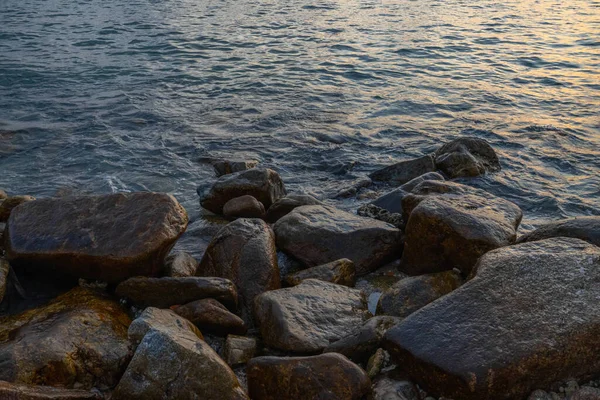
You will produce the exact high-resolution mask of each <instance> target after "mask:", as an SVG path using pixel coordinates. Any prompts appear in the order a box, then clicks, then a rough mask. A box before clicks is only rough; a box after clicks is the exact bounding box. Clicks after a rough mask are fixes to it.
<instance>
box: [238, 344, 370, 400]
mask: <svg viewBox="0 0 600 400" xmlns="http://www.w3.org/2000/svg"><path fill="white" fill-rule="evenodd" d="M370 389H371V380H370V379H369V377H368V376H367V374H366V373H365V371H363V370H362V369H361V368H360V367H358V366H357V365H356V364H353V363H352V362H351V361H350V360H348V359H347V358H346V357H344V356H342V355H341V354H335V353H329V354H321V355H318V356H312V357H257V358H253V359H252V360H250V362H249V363H248V391H249V393H250V397H251V398H253V399H256V400H297V399H329V400H360V399H361V398H362V397H363V396H365V395H366V394H368V393H369V391H370Z"/></svg>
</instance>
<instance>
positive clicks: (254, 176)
mask: <svg viewBox="0 0 600 400" xmlns="http://www.w3.org/2000/svg"><path fill="white" fill-rule="evenodd" d="M244 195H250V196H253V197H254V198H256V199H257V200H258V201H260V202H261V203H262V204H263V206H264V207H265V209H268V208H269V207H270V206H271V204H273V203H274V202H275V201H276V200H278V199H280V198H281V197H283V196H285V195H286V191H285V187H284V185H283V181H282V180H281V177H280V176H279V174H278V173H277V172H275V171H273V170H271V169H259V168H254V169H249V170H247V171H241V172H235V173H232V174H227V175H223V176H221V177H220V178H219V179H218V180H217V182H215V184H214V185H213V186H212V188H211V189H210V190H209V191H208V192H207V193H205V194H203V195H202V200H201V205H202V207H204V208H206V209H207V210H209V211H211V212H213V213H215V214H222V213H223V206H224V205H225V203H227V202H228V201H229V200H231V199H234V198H236V197H240V196H244Z"/></svg>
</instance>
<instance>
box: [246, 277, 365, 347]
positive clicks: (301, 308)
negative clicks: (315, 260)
mask: <svg viewBox="0 0 600 400" xmlns="http://www.w3.org/2000/svg"><path fill="white" fill-rule="evenodd" d="M308 299H310V301H308ZM255 315H256V320H257V322H258V325H259V327H260V332H261V334H262V337H263V340H264V341H265V343H266V344H267V345H268V346H270V347H273V348H276V349H280V350H285V351H290V352H296V353H316V352H319V351H322V350H323V349H324V348H325V347H327V346H328V345H329V344H330V343H331V342H333V341H336V340H339V339H341V338H342V337H344V336H346V335H348V333H349V332H352V331H354V330H357V329H358V328H360V327H361V326H362V325H363V323H364V322H365V321H366V320H367V318H369V317H370V316H371V314H370V313H369V311H368V310H367V304H366V300H365V298H364V295H363V293H362V292H361V291H360V290H356V289H351V288H348V287H345V286H342V285H336V284H334V283H329V282H323V281H319V280H316V279H308V280H305V281H304V282H302V283H301V284H300V285H298V286H294V287H292V288H286V289H279V290H272V291H270V292H265V293H263V294H261V295H260V296H258V297H257V298H256V300H255Z"/></svg>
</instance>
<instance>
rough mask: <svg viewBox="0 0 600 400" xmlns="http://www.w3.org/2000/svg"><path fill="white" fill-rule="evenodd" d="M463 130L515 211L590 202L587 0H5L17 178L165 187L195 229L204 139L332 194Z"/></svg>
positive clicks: (484, 181) (596, 53)
mask: <svg viewBox="0 0 600 400" xmlns="http://www.w3.org/2000/svg"><path fill="white" fill-rule="evenodd" d="M459 135H472V136H478V137H482V138H485V139H487V140H489V141H490V142H491V143H492V144H493V146H494V147H495V149H496V150H497V151H498V153H499V155H500V157H501V160H502V166H503V171H502V172H500V173H497V174H493V175H489V176H485V177H481V178H477V179H473V180H469V183H470V184H473V185H475V186H477V187H480V188H484V189H486V190H489V191H490V192H492V193H494V194H497V195H499V196H502V197H505V198H507V199H510V200H512V201H514V202H516V203H517V204H519V205H520V206H521V207H522V208H523V210H524V212H525V221H524V228H525V229H530V228H531V227H532V226H535V224H536V223H538V222H539V221H541V220H548V219H557V218H561V217H567V216H577V215H599V214H600V1H594V0H569V1H564V0H560V1H559V0H540V1H530V0H519V1H517V0H504V1H489V0H464V1H460V0H418V1H406V0H393V1H387V0H380V1H371V0H363V1H310V0H287V1H281V2H278V1H269V0H261V1H257V0H195V1H188V0H164V1H138V0H128V1H117V0H102V1H100V0H88V1H83V0H68V1H67V0H0V187H4V188H5V189H6V190H7V191H9V192H11V193H26V194H32V195H35V196H38V197H44V196H53V195H57V194H63V193H107V192H115V191H136V190H153V191H166V192H171V193H173V194H175V195H176V197H177V198H178V199H179V200H180V201H181V202H182V203H183V204H184V205H185V206H186V208H187V209H188V210H189V212H190V214H191V215H192V219H193V220H194V221H195V222H194V224H192V228H191V231H192V233H193V231H194V230H196V231H202V230H205V228H206V226H207V224H208V225H210V223H207V222H201V220H199V219H198V218H199V217H198V209H199V206H198V197H197V195H196V187H197V186H199V185H200V186H207V185H210V184H211V183H212V182H213V181H214V174H213V171H212V169H211V167H210V165H208V164H207V163H206V162H203V160H206V159H207V158H210V157H225V158H231V157H234V158H252V159H257V160H260V161H261V163H262V164H263V165H265V166H269V167H272V168H274V169H276V170H277V171H279V172H280V173H281V174H282V176H283V178H284V180H285V182H286V184H287V186H288V188H289V189H290V190H292V191H297V190H303V191H307V192H309V193H313V194H314V195H316V196H319V197H322V198H328V197H330V196H331V195H332V194H334V193H336V192H338V191H339V190H342V189H344V188H346V187H348V186H349V185H351V184H352V183H353V182H354V181H356V180H358V179H360V178H361V177H364V176H365V174H367V173H368V172H370V171H372V170H374V169H376V168H378V167H381V166H383V165H387V164H390V163H393V162H395V161H399V160H403V159H408V158H411V157H416V156H419V155H422V154H425V153H427V152H430V151H432V150H434V149H435V148H436V147H437V146H439V145H440V143H442V142H444V141H448V140H450V139H452V138H454V137H456V136H459ZM362 201H365V200H362ZM332 202H333V203H334V204H338V205H339V206H340V207H342V208H346V209H355V208H356V207H357V206H358V205H359V204H360V202H361V200H356V199H347V200H342V201H332ZM199 236H201V235H199ZM188 244H189V246H191V247H194V246H195V245H194V244H193V241H191V240H190V241H189V243H188Z"/></svg>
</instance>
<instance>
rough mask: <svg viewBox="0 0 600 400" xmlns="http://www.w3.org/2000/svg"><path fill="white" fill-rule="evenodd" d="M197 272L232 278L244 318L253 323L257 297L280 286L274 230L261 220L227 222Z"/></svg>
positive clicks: (243, 219)
mask: <svg viewBox="0 0 600 400" xmlns="http://www.w3.org/2000/svg"><path fill="white" fill-rule="evenodd" d="M198 274H199V275H203V276H219V277H223V278H227V279H231V280H232V281H233V282H234V283H235V284H236V286H237V288H238V293H239V295H240V309H241V310H242V317H243V318H244V320H245V321H246V322H248V323H250V322H251V319H252V318H251V317H252V306H253V302H254V298H255V297H256V296H258V295H259V294H261V293H263V292H265V291H267V290H274V289H279V288H280V287H281V278H280V276H279V267H278V264H277V251H276V249H275V237H274V235H273V231H272V230H271V228H270V227H269V226H268V225H267V224H266V223H265V222H264V221H262V220H260V219H247V218H240V219H238V220H236V221H233V222H231V223H229V224H227V225H226V226H225V227H224V228H223V229H221V230H220V231H219V232H218V233H217V234H216V235H215V237H214V238H213V240H212V241H211V243H210V245H209V246H208V248H207V249H206V251H205V253H204V256H203V257H202V261H200V266H199V267H198Z"/></svg>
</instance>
